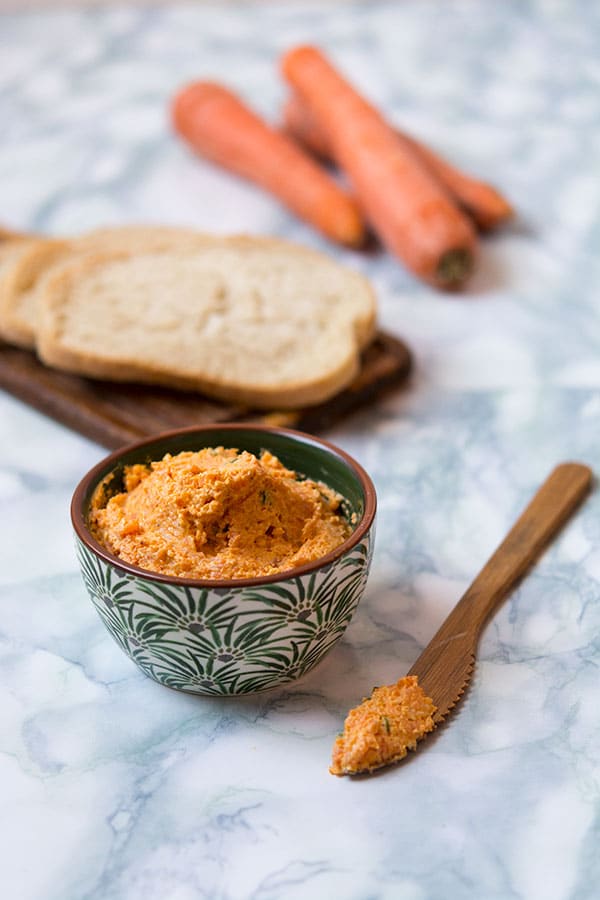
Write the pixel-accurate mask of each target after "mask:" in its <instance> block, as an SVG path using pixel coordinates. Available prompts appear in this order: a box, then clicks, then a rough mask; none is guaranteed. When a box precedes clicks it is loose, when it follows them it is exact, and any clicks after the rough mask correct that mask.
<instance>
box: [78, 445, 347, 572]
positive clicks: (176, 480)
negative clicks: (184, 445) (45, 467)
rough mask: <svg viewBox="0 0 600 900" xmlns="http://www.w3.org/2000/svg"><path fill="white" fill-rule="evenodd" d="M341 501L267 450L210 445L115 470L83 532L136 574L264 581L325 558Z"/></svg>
mask: <svg viewBox="0 0 600 900" xmlns="http://www.w3.org/2000/svg"><path fill="white" fill-rule="evenodd" d="M342 499H343V498H342V497H341V496H340V495H339V494H337V493H336V492H335V491H333V490H331V489H330V488H328V487H327V486H326V485H325V484H322V483H321V482H316V481H311V480H309V479H302V478H299V477H298V476H297V474H296V473H295V472H293V471H291V470H290V469H286V468H285V466H284V465H283V464H282V463H281V462H280V461H279V460H278V459H277V457H276V456H274V455H273V454H272V453H269V451H263V453H262V454H261V456H260V458H259V457H256V456H255V455H254V454H252V453H249V452H248V451H243V452H241V453H240V452H238V451H237V450H236V449H231V448H230V449H226V448H224V447H214V448H213V447H211V448H205V449H202V450H198V451H184V452H182V453H178V454H176V455H175V456H172V455H170V454H167V455H166V456H165V457H164V458H163V459H161V460H159V461H157V462H152V463H150V464H149V465H141V464H136V465H131V466H127V467H126V468H125V472H124V490H123V491H122V492H121V493H118V494H116V495H114V496H112V497H111V498H110V499H109V500H108V501H107V499H106V492H105V489H104V484H103V483H101V484H100V485H99V486H98V488H97V489H96V491H95V493H94V496H93V498H92V503H91V508H90V513H89V527H90V530H91V532H92V534H93V535H94V537H95V538H96V540H98V541H99V542H100V543H101V544H102V545H103V546H104V547H106V548H107V549H108V550H110V551H111V552H112V553H114V554H115V555H116V556H118V557H120V558H121V559H123V560H125V561H126V562H129V563H132V564H133V565H135V566H138V567H139V568H141V569H146V570H148V571H151V572H157V573H160V574H163V575H174V576H180V577H184V578H201V579H230V578H255V577H259V576H264V575H273V574H275V573H278V572H284V571H287V570H288V569H292V568H295V567H297V566H302V565H304V564H306V563H309V562H312V561H313V560H316V559H319V558H320V557H322V556H325V555H326V554H327V553H329V552H330V551H331V550H333V549H335V548H336V547H337V546H339V545H340V544H341V543H343V541H345V540H346V538H347V537H349V535H350V534H351V532H352V526H351V525H350V524H349V523H348V521H347V520H346V519H345V518H344V516H343V515H342V513H341V502H342Z"/></svg>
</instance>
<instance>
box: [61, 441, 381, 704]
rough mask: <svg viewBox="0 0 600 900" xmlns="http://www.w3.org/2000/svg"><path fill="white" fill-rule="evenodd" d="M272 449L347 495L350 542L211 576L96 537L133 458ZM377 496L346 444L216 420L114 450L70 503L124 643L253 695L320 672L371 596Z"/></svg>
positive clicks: (101, 597)
mask: <svg viewBox="0 0 600 900" xmlns="http://www.w3.org/2000/svg"><path fill="white" fill-rule="evenodd" d="M217 446H224V447H236V448H237V449H239V450H248V451H250V452H252V453H254V454H257V455H258V454H259V453H260V451H261V450H263V449H267V450H270V451H271V452H272V453H274V454H275V455H276V456H277V457H279V459H280V460H281V462H282V463H283V464H284V465H285V466H287V467H288V468H290V469H294V470H295V471H296V472H298V473H301V474H302V475H305V476H306V477H308V478H311V479H314V480H317V481H323V482H325V483H326V484H327V485H329V486H330V487H331V488H333V489H334V490H336V491H338V492H339V493H340V494H342V495H343V497H344V498H345V501H344V514H345V515H346V516H347V517H348V518H349V519H350V517H354V519H353V521H354V522H355V523H356V525H355V528H354V530H353V532H352V534H351V535H350V537H349V538H347V540H346V541H344V543H343V544H341V545H340V546H339V547H337V548H336V549H335V550H333V551H332V552H331V553H328V554H327V555H326V556H324V557H322V558H321V559H318V560H316V561H314V562H311V563H309V564H307V565H303V566H298V567H297V568H295V569H290V570H288V571H286V572H281V573H278V574H276V575H270V576H263V577H259V578H244V579H241V578H240V579H232V580H227V581H226V580H204V579H188V578H179V577H175V576H170V575H161V574H157V573H153V572H149V571H146V570H143V569H140V568H138V567H137V566H134V565H131V564H130V563H127V562H125V561H123V560H121V559H119V557H117V556H115V555H114V554H112V553H111V552H110V551H108V550H107V549H106V548H104V547H103V546H102V545H101V544H100V543H98V541H96V540H95V539H94V537H93V536H92V534H91V533H90V531H89V528H88V525H87V520H88V512H89V506H90V501H91V498H92V495H93V493H94V490H95V488H96V486H97V485H98V483H99V482H100V481H102V480H103V479H105V478H106V477H107V476H109V475H110V474H111V473H113V474H114V476H115V478H117V479H118V477H119V473H120V472H122V470H123V466H126V465H131V464H133V463H140V462H142V463H146V462H149V461H151V460H158V459H161V458H162V457H163V456H164V454H165V453H171V454H175V453H179V452H180V451H182V450H200V449H202V448H203V447H217ZM375 507H376V496H375V488H374V487H373V483H372V482H371V479H370V478H369V476H368V475H367V473H366V472H365V471H364V470H363V469H362V468H361V466H359V465H358V463H356V462H355V461H354V460H353V459H352V458H351V457H350V456H348V454H347V453H344V452H343V451H342V450H340V449H338V448H337V447H334V446H333V445H332V444H330V443H327V442H326V441H323V440H320V439H317V438H315V437H312V436H309V435H307V434H302V433H301V432H296V431H291V430H288V429H282V428H271V427H267V426H264V427H263V426H258V425H256V426H254V425H214V426H213V425H211V426H201V427H194V428H186V429H181V430H178V431H172V432H169V433H166V434H161V435H158V436H157V437H154V438H151V439H149V440H144V441H141V442H139V443H136V444H132V445H130V446H127V447H125V448H123V449H121V450H118V451H117V452H116V453H113V454H111V455H110V456H108V457H106V459H103V460H102V462H100V463H98V465H96V466H94V468H93V469H91V471H90V472H88V474H87V475H86V476H85V477H84V478H83V479H82V481H81V482H80V483H79V485H78V487H77V489H76V490H75V493H74V496H73V501H72V504H71V518H72V522H73V527H74V529H75V540H76V547H77V555H78V558H79V562H80V566H81V572H82V575H83V580H84V582H85V585H86V588H87V590H88V593H89V595H90V598H91V600H92V603H93V604H94V607H95V608H96V610H97V612H98V614H99V616H100V618H101V619H102V621H103V622H104V624H105V625H106V627H107V629H108V631H109V632H110V633H111V635H112V636H113V638H114V639H115V641H116V642H117V644H118V645H119V646H120V647H121V649H122V650H123V651H124V652H125V653H126V654H127V655H128V656H129V657H130V659H132V660H133V662H134V663H135V664H136V665H137V666H138V667H139V668H140V669H141V670H142V672H144V673H145V674H146V675H148V676H149V677H150V678H153V679H154V680H155V681H158V682H160V683H161V684H163V685H166V686H167V687H170V688H175V689H177V690H180V691H188V692H191V693H194V694H217V695H231V694H245V693H251V692H255V691H263V690H267V689H270V688H276V687H280V686H281V685H285V684H288V683H290V682H292V681H295V680H296V679H297V678H299V677H300V676H302V675H305V674H306V673H307V672H309V671H310V670H311V669H312V668H313V667H314V666H316V665H317V663H318V662H320V660H321V659H322V658H323V657H324V656H325V654H326V653H327V652H328V651H329V650H330V649H331V648H332V647H333V645H334V644H335V643H336V642H337V641H338V640H339V639H340V637H341V636H342V634H343V633H344V631H345V630H346V627H347V626H348V623H349V622H350V620H351V618H352V616H353V614H354V611H355V610H356V607H357V605H358V602H359V600H360V598H361V596H362V594H363V591H364V588H365V583H366V580H367V575H368V572H369V566H370V563H371V556H372V551H373V538H374V521H375Z"/></svg>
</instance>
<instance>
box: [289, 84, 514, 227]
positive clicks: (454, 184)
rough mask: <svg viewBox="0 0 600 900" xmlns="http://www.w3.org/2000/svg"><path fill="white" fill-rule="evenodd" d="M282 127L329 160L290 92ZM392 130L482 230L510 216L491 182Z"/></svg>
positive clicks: (322, 141)
mask: <svg viewBox="0 0 600 900" xmlns="http://www.w3.org/2000/svg"><path fill="white" fill-rule="evenodd" d="M283 127H284V131H285V133H286V134H289V135H290V136H291V137H293V138H295V139H296V140H297V141H298V142H299V143H300V144H302V145H303V146H305V147H306V148H307V149H308V150H310V151H311V152H312V153H314V154H315V155H316V156H318V157H320V158H321V159H323V160H328V159H331V150H330V148H329V146H328V144H327V138H326V137H325V135H324V133H323V132H322V131H321V129H320V128H319V125H318V123H317V121H316V120H315V118H314V116H312V115H311V113H310V110H309V109H307V108H306V106H305V105H304V103H303V102H302V100H301V99H300V98H299V97H298V96H297V95H296V94H291V96H290V97H289V98H288V100H287V101H286V103H285V105H284V107H283ZM394 131H395V134H396V136H397V137H398V139H399V140H401V141H405V142H406V143H407V144H408V145H409V146H410V147H411V148H412V150H414V152H415V153H416V154H417V155H418V157H419V159H420V160H421V162H423V163H424V164H425V165H426V166H427V168H428V169H429V170H430V171H431V173H432V174H433V175H435V176H436V178H437V179H438V180H439V181H440V182H441V183H442V184H443V186H444V187H445V188H446V190H448V191H449V192H450V194H451V195H452V196H453V197H454V199H455V200H456V202H457V203H459V204H460V205H461V206H462V207H463V208H464V209H465V210H466V211H467V212H468V214H469V215H470V216H471V218H472V219H473V221H474V222H475V224H476V225H477V226H478V227H479V228H481V230H482V231H492V230H493V229H494V228H497V227H498V226H499V225H502V224H503V223H504V222H506V221H508V220H509V219H511V218H512V217H513V215H514V210H513V208H512V206H511V205H510V203H509V202H508V201H507V200H506V198H505V197H503V196H502V194H501V193H500V192H499V191H497V190H496V188H494V187H493V186H492V185H491V184H487V183H486V182H485V181H479V180H478V179H477V178H473V177H472V176H470V175H467V174H466V172H461V170H460V169H457V168H456V167H455V166H453V165H451V164H450V163H449V162H447V161H446V160H445V159H444V158H443V157H441V156H440V155H439V154H437V153H434V151H433V150H431V149H430V148H429V147H428V146H427V145H426V144H424V143H422V142H421V141H417V140H416V139H415V138H413V137H411V136H410V135H409V134H407V133H406V132H405V131H400V130H399V129H398V128H396V129H394Z"/></svg>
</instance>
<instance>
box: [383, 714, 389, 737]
mask: <svg viewBox="0 0 600 900" xmlns="http://www.w3.org/2000/svg"><path fill="white" fill-rule="evenodd" d="M381 721H382V722H383V727H384V728H385V730H386V732H387V733H388V734H390V732H391V728H390V720H389V719H388V717H387V716H382V717H381Z"/></svg>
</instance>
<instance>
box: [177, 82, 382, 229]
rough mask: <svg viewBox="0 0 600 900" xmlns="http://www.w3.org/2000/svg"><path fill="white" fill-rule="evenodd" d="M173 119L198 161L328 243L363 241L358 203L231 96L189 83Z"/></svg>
mask: <svg viewBox="0 0 600 900" xmlns="http://www.w3.org/2000/svg"><path fill="white" fill-rule="evenodd" d="M172 117H173V123H174V126H175V129H176V130H177V132H178V133H179V134H180V135H181V136H182V137H183V138H185V140H186V141H187V142H188V143H189V144H190V145H191V146H192V147H193V149H194V150H196V151H197V152H198V153H200V154H201V155H202V156H205V157H207V158H208V159H210V160H212V161H213V162H215V163H218V164H219V165H221V166H224V167H225V168H227V169H230V170H232V171H233V172H235V173H237V174H238V175H241V176H242V177H244V178H247V179H249V180H250V181H254V182H256V183H257V184H259V185H261V186H262V187H264V188H266V189H267V190H268V191H270V192H271V193H272V194H274V195H275V196H276V197H278V198H279V199H280V200H281V201H282V202H283V203H284V204H286V206H288V207H289V208H290V209H291V210H293V212H295V213H296V214H297V215H298V216H300V217H301V218H302V219H304V220H305V221H306V222H309V223H310V224H312V225H314V226H315V227H316V228H318V229H319V230H320V231H321V232H322V233H323V234H325V235H326V236H327V237H329V238H331V239H332V240H334V241H339V242H340V243H342V244H348V245H349V246H352V247H354V246H358V245H360V244H361V243H362V242H363V240H364V236H365V227H364V222H363V218H362V215H361V213H360V212H359V210H358V206H357V204H356V202H355V201H354V200H353V199H352V198H351V197H350V196H349V195H348V194H346V193H345V191H343V190H342V188H341V187H340V186H339V185H338V184H336V182H335V181H334V180H333V178H332V177H330V176H329V175H328V174H327V173H326V172H325V171H324V170H323V169H322V168H321V167H320V166H319V164H318V163H317V162H315V160H314V159H312V158H311V157H310V156H308V155H307V154H306V153H305V152H304V151H303V150H302V149H300V148H299V147H298V145H297V144H296V143H295V142H294V141H292V140H291V139H290V138H288V137H286V136H285V135H283V134H281V133H280V132H279V131H277V130H275V129H274V128H270V127H269V126H268V125H267V124H266V123H265V122H263V121H262V119H260V118H259V117H258V116H257V115H256V114H255V113H254V112H252V111H251V110H250V109H248V108H247V107H246V106H244V104H243V103H242V102H241V100H239V99H238V97H236V96H235V94H233V93H231V91H229V90H227V89H226V88H224V87H222V86H220V85H218V84H214V83H212V82H203V81H198V82H195V83H193V84H190V85H188V86H187V87H185V88H183V89H182V90H181V91H180V92H179V93H178V94H177V95H176V97H175V99H174V101H173V106H172Z"/></svg>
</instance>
